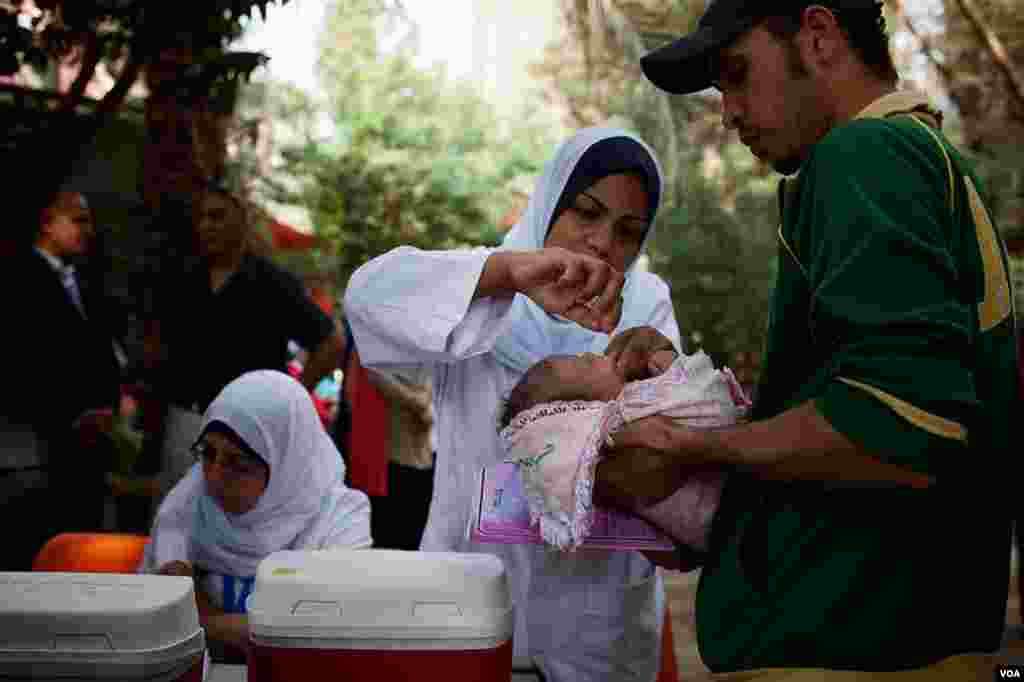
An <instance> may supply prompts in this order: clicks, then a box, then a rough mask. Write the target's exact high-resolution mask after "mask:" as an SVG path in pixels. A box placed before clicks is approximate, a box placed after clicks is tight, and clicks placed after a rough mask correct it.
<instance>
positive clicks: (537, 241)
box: [494, 128, 662, 372]
mask: <svg viewBox="0 0 1024 682" xmlns="http://www.w3.org/2000/svg"><path fill="white" fill-rule="evenodd" d="M615 137H625V138H629V139H631V140H634V141H635V142H637V143H639V145H640V146H641V147H642V148H643V149H644V150H646V152H647V154H648V155H649V156H650V158H651V161H652V162H653V166H654V168H655V170H656V171H657V173H658V177H657V178H656V182H657V183H658V188H659V192H658V194H659V195H660V193H661V191H660V188H661V183H662V178H661V167H660V166H659V165H658V160H657V158H656V157H655V156H654V153H653V152H652V151H651V150H650V148H649V147H648V146H647V145H646V144H645V143H644V142H643V140H641V139H640V138H638V137H636V136H635V135H633V134H631V133H629V132H627V131H625V130H621V129H618V128H584V129H582V130H580V131H579V132H578V133H576V134H575V135H573V136H572V137H571V138H569V139H568V140H567V141H566V142H564V143H563V144H562V145H561V146H560V147H559V148H558V150H557V151H556V152H555V155H554V157H552V158H551V160H550V161H548V163H547V164H546V165H545V167H544V172H543V173H542V174H541V177H540V178H539V179H538V181H537V186H536V188H535V189H534V191H533V194H532V195H531V196H530V201H529V203H528V204H527V206H526V210H525V211H524V212H523V215H522V217H521V218H520V219H519V222H517V223H516V224H515V227H513V228H512V229H511V230H509V233H508V234H507V235H506V236H505V239H504V241H503V242H502V245H501V248H502V249H509V250H512V249H514V250H522V251H528V250H533V249H541V248H544V240H545V239H546V238H547V233H548V227H549V225H550V223H551V218H552V215H553V214H554V212H555V208H556V207H557V205H558V201H559V199H560V198H561V196H562V193H563V192H564V191H565V187H566V184H567V183H568V182H569V178H570V176H571V175H572V172H573V169H575V168H576V166H577V164H579V162H580V160H581V159H582V158H583V155H584V154H586V152H587V150H588V149H590V148H591V147H593V146H594V145H595V144H597V143H598V142H601V141H602V140H607V139H610V138H615ZM657 209H658V207H657V206H651V207H650V214H651V226H650V228H648V230H647V234H646V235H644V241H643V244H641V247H640V251H639V252H638V257H639V254H641V253H643V252H644V250H645V249H646V247H647V244H648V243H649V242H650V239H651V236H652V235H653V233H654V216H655V214H656V212H657ZM658 290H659V281H658V279H657V277H656V276H655V275H653V274H651V273H648V272H642V271H639V270H637V268H636V260H634V261H633V262H632V263H630V264H629V268H628V270H627V271H626V284H625V286H624V287H623V289H622V298H623V305H622V318H621V319H620V320H619V324H618V326H617V327H616V328H615V330H614V331H613V332H612V334H611V335H608V334H602V333H599V332H593V331H590V330H589V329H586V328H584V327H581V326H579V325H577V324H576V323H574V322H569V321H567V320H563V319H559V318H556V317H553V316H551V315H549V314H548V313H547V312H545V311H544V309H543V308H541V307H540V306H539V305H537V304H536V303H534V302H533V301H531V300H530V299H529V298H527V297H526V296H524V295H522V294H516V297H515V300H514V301H513V302H512V308H511V310H510V311H509V317H508V319H509V320H510V323H509V324H508V326H507V329H508V332H507V333H506V334H504V335H502V337H501V338H500V339H499V340H498V342H497V344H496V346H495V349H494V353H495V356H496V357H497V359H498V361H499V362H501V363H502V364H503V365H505V366H506V367H509V368H511V369H514V370H517V371H520V372H525V371H526V370H527V369H528V368H529V367H530V366H532V365H533V364H535V363H537V362H539V361H540V360H543V359H544V358H546V357H548V356H549V355H553V354H559V355H571V354H576V353H584V352H593V353H601V352H603V351H604V349H605V348H606V347H607V346H608V341H609V340H610V338H611V336H614V335H615V334H618V333H619V332H622V331H624V330H626V329H630V328H632V327H638V326H642V325H645V324H648V321H649V320H650V319H651V315H652V313H653V311H654V309H655V306H656V305H657V304H658V302H659V300H660V299H659V297H658V295H657V293H656V292H657V291H658Z"/></svg>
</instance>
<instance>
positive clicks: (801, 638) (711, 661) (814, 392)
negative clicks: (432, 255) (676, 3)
mask: <svg viewBox="0 0 1024 682" xmlns="http://www.w3.org/2000/svg"><path fill="white" fill-rule="evenodd" d="M642 65H643V69H644V73H645V75H646V76H647V77H648V78H649V79H650V80H651V81H652V82H653V83H654V84H655V85H657V86H658V87H660V88H662V89H664V90H667V91H669V92H673V93H691V92H696V91H699V90H703V89H705V88H708V87H715V88H717V89H718V90H719V91H720V92H721V94H722V102H723V104H722V106H723V114H722V116H723V122H724V124H725V125H726V127H728V128H734V129H736V130H737V131H738V133H739V136H740V138H741V140H742V141H743V143H744V144H746V145H747V146H748V147H749V148H750V150H751V151H752V152H753V153H754V154H755V155H756V156H757V157H759V158H761V159H762V160H764V161H767V162H769V163H771V164H772V165H773V166H774V167H775V168H776V169H777V170H779V171H780V172H782V173H784V174H787V175H789V176H791V177H789V178H788V179H787V180H785V181H783V183H782V185H781V187H780V191H779V199H780V228H779V275H778V281H777V283H776V288H775V292H774V298H773V302H772V309H771V316H770V324H769V330H768V342H767V349H766V354H765V359H764V371H763V375H762V377H761V382H760V384H759V387H758V394H757V395H758V402H757V405H756V406H755V411H754V414H753V416H752V419H751V422H750V423H749V424H746V425H743V426H741V427H738V428H735V429H731V430H725V431H718V432H701V431H692V430H688V429H686V428H685V427H680V426H678V425H675V424H674V423H673V422H672V421H671V420H669V419H667V418H660V417H652V418H650V419H646V420H642V421H640V422H636V423H634V424H632V425H630V426H628V427H627V428H626V429H625V430H624V431H622V432H620V433H618V434H615V436H614V440H615V443H616V448H615V452H618V453H619V456H616V457H612V458H611V459H610V460H608V461H607V462H606V463H605V464H604V465H602V467H603V473H602V474H601V475H600V477H601V479H602V480H603V481H604V484H606V485H612V484H611V483H609V481H616V482H617V483H616V485H619V486H620V487H619V489H617V491H616V493H615V495H614V498H615V499H617V500H619V501H621V500H623V499H624V498H625V499H632V500H634V501H635V502H641V503H642V502H647V501H650V500H651V499H652V495H656V493H653V492H651V487H650V486H647V482H648V481H650V480H652V477H651V476H649V475H647V476H639V475H638V476H637V477H636V483H635V484H629V483H628V480H629V479H628V473H626V474H625V477H626V480H627V483H625V484H624V483H623V482H622V481H623V478H624V475H623V472H628V471H629V467H630V465H631V459H632V458H633V455H630V454H629V452H628V451H630V450H632V451H633V452H634V453H635V452H636V448H644V449H645V452H646V454H645V455H644V459H643V462H644V464H643V467H646V469H645V470H646V471H647V472H648V473H649V472H650V467H651V464H650V462H651V457H655V458H656V459H659V461H660V465H659V466H660V467H661V468H662V470H663V473H664V476H666V477H674V478H675V479H677V480H679V481H681V480H683V479H684V478H685V476H686V472H687V471H688V470H692V469H693V468H694V467H706V466H721V467H725V468H726V469H728V470H729V471H730V472H731V473H730V476H729V479H728V484H727V487H726V490H725V492H724V494H723V498H722V502H721V506H720V508H719V511H718V513H717V516H716V519H715V524H714V527H713V531H712V538H711V547H710V551H709V553H708V556H707V558H706V560H705V563H704V567H703V572H702V575H701V581H700V587H699V591H698V595H697V605H696V608H697V634H698V641H699V645H700V652H701V657H702V659H703V660H704V662H705V663H706V664H707V665H708V666H709V667H710V668H711V669H712V670H713V671H715V672H731V671H743V670H756V669H768V668H818V669H831V670H863V671H885V670H888V671H897V670H908V669H914V668H923V667H925V666H928V665H931V664H933V663H935V662H937V661H940V660H941V659H945V658H948V657H951V656H956V655H958V654H967V653H972V652H989V651H994V650H996V649H997V648H998V647H999V643H1000V638H1001V634H1002V630H1003V625H1004V620H1005V608H1006V601H1007V586H1008V580H1009V560H1010V513H1009V511H1008V506H1007V500H1006V494H1007V491H1009V490H1012V488H1009V487H1003V482H1004V481H1007V480H1009V479H1010V478H1011V474H1013V473H1014V472H1015V469H1014V467H1013V466H1011V462H1012V459H1014V458H1015V457H1016V456H1011V452H1010V437H1011V423H1012V419H1013V417H1014V415H1020V414H1022V411H1021V409H1020V402H1019V400H1020V398H1019V396H1018V393H1017V385H1016V381H1017V380H1016V376H1017V364H1016V363H1017V360H1016V355H1015V338H1014V334H1015V331H1014V315H1013V303H1012V300H1013V298H1012V292H1011V287H1010V280H1009V277H1008V275H1007V264H1006V258H1005V250H1004V247H1003V244H1002V242H1001V240H1000V238H999V236H998V233H997V232H996V230H995V228H994V227H993V225H992V222H991V220H990V213H989V212H988V210H987V209H986V207H985V204H984V201H983V199H982V198H981V197H982V195H983V189H982V187H981V184H980V182H979V180H978V178H977V177H976V176H975V174H974V173H973V171H972V170H971V168H970V166H969V164H968V163H967V162H966V161H965V160H964V159H963V157H961V156H960V155H959V154H958V153H957V152H956V150H955V149H954V148H953V147H952V146H951V145H950V143H949V142H948V141H947V140H946V139H945V137H943V134H942V132H941V130H940V125H941V115H940V114H939V113H938V112H937V111H935V110H934V109H933V108H932V107H931V106H930V105H929V104H928V102H927V101H926V100H925V99H924V98H923V97H921V96H918V95H914V94H911V93H907V92H903V91H899V90H898V89H897V87H896V86H897V82H898V76H897V74H896V72H895V69H894V68H893V65H892V61H891V58H890V56H889V52H888V44H887V39H886V35H885V28H884V20H883V19H882V15H881V5H880V3H877V2H875V0H822V1H821V2H818V3H810V2H799V1H793V0H788V1H785V2H765V1H764V0H713V1H712V2H711V3H710V4H709V6H708V8H707V10H706V12H705V13H704V15H703V17H702V18H701V20H700V24H699V27H698V29H697V30H696V31H695V32H694V33H692V34H690V35H688V36H686V37H684V38H681V39H680V40H678V41H676V42H674V43H672V44H670V45H668V46H666V47H663V48H661V49H659V50H656V51H654V52H652V53H651V54H649V55H647V56H646V57H645V58H644V59H643V62H642ZM626 345H628V344H625V343H623V342H619V343H616V342H614V341H613V344H612V347H611V348H612V351H611V352H616V353H622V352H623V348H624V347H625V346H626ZM653 345H657V344H653ZM632 356H633V357H628V358H626V357H624V358H623V360H622V362H623V363H624V364H626V365H630V370H632V367H633V366H635V367H636V368H642V367H644V366H645V365H646V358H645V357H643V353H633V354H632ZM1018 418H1019V417H1018ZM652 451H653V452H654V454H653V455H652V454H651V453H652ZM612 454H615V453H614V452H613V453H612ZM637 461H639V460H637ZM637 466H638V467H639V464H638V465H637ZM616 467H617V468H619V469H621V470H622V471H620V472H619V475H607V476H606V474H610V473H612V472H614V469H615V468H616ZM645 486H647V487H645ZM990 674H991V671H987V672H986V673H985V675H986V677H987V676H988V675H990Z"/></svg>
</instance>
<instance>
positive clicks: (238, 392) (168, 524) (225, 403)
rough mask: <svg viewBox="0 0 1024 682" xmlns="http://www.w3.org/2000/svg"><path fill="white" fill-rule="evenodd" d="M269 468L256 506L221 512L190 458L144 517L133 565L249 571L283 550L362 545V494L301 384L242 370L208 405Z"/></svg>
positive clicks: (365, 507)
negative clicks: (149, 523) (146, 532)
mask: <svg viewBox="0 0 1024 682" xmlns="http://www.w3.org/2000/svg"><path fill="white" fill-rule="evenodd" d="M213 421H218V422H221V423H223V424H225V425H226V426H228V427H229V428H230V429H231V430H232V431H234V432H235V433H236V434H238V436H239V437H240V438H241V439H242V440H243V441H244V442H245V443H246V444H247V445H248V446H249V447H250V448H251V449H252V450H253V451H254V452H255V453H256V454H257V455H259V456H260V457H261V458H262V459H263V460H264V461H265V462H266V463H267V464H268V466H269V467H270V479H269V481H268V483H267V488H266V490H265V491H264V492H263V495H262V496H261V497H260V499H259V501H258V502H257V503H256V506H255V507H253V508H252V509H251V510H249V511H248V512H246V513H244V514H238V515H235V514H226V513H225V512H224V511H223V510H222V509H221V508H220V506H219V505H218V504H217V503H216V502H215V501H214V500H213V498H211V497H210V496H209V495H207V494H206V489H205V486H206V483H205V477H204V476H203V469H202V464H200V463H197V464H195V465H193V467H192V468H191V469H190V470H189V472H188V473H187V474H186V475H185V477H184V478H183V479H182V480H181V481H179V482H178V484H177V485H176V486H174V488H173V489H172V490H171V492H170V493H169V494H168V496H167V499H166V500H164V502H163V504H162V505H161V506H160V510H159V512H158V513H157V517H156V521H155V522H154V524H153V532H152V538H151V541H150V543H149V545H148V546H147V547H146V557H145V558H144V560H143V566H142V570H149V571H152V570H156V569H157V568H159V567H160V566H162V565H163V564H165V563H167V562H168V561H172V560H181V559H188V560H190V561H192V562H193V563H195V564H197V565H198V566H200V567H202V568H203V569H205V570H208V571H212V572H214V573H221V574H226V575H235V576H244V577H248V576H252V575H255V573H256V567H257V565H258V564H259V562H260V561H262V560H263V559H264V558H265V557H266V556H267V555H268V554H270V553H272V552H275V551H278V550H282V549H301V548H310V549H316V548H320V547H322V546H323V545H324V543H325V542H327V541H328V540H330V543H331V545H332V546H353V547H366V546H369V545H370V531H369V528H370V515H369V501H368V500H367V498H366V496H365V495H363V493H361V492H359V491H356V490H351V489H349V488H347V487H346V486H345V465H344V463H343V462H342V459H341V455H340V454H339V452H338V450H337V448H336V447H335V446H334V442H333V441H332V440H331V438H330V436H329V435H328V434H327V432H326V431H325V430H324V428H323V425H322V423H321V421H320V418H319V417H318V415H317V413H316V409H315V408H314V407H313V402H312V400H311V398H310V396H309V394H308V393H307V392H306V390H305V388H303V386H302V385H301V384H300V383H299V382H298V381H296V380H295V379H293V378H292V377H290V376H288V375H287V374H284V373H282V372H277V371H272V370H261V371H256V372H249V373H247V374H243V375H242V376H241V377H239V378H238V379H235V380H234V381H232V382H231V383H230V384H228V385H227V386H226V387H225V388H224V389H223V390H222V391H221V392H220V395H218V396H217V398H216V399H215V400H214V401H213V402H212V403H211V404H210V407H209V408H207V410H206V414H205V415H204V416H203V428H202V431H201V433H202V432H205V431H206V428H207V427H208V426H209V424H210V423H211V422H213Z"/></svg>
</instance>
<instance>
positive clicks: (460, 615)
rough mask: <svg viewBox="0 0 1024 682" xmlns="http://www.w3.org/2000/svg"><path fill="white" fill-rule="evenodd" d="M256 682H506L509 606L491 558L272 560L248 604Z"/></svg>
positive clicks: (348, 554)
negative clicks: (368, 681)
mask: <svg viewBox="0 0 1024 682" xmlns="http://www.w3.org/2000/svg"><path fill="white" fill-rule="evenodd" d="M248 611H249V631H250V634H249V636H250V639H251V643H252V647H251V650H250V652H249V662H248V665H249V674H248V681H249V682H285V681H287V682H293V681H294V680H339V681H340V680H373V682H407V681H408V680H417V679H423V680H428V679H429V680H433V679H441V678H443V679H445V680H447V681H449V682H469V681H471V680H472V681H474V682H476V681H478V680H486V681H487V682H492V681H501V682H508V681H509V680H511V677H512V631H513V620H512V605H511V599H510V597H509V591H508V584H507V581H506V576H505V567H504V565H503V564H502V562H501V560H500V559H498V558H497V557H495V556H492V555H489V554H455V553H445V552H402V551H392V550H375V549H369V550H325V551H307V552H294V551H284V552H277V553H274V554H271V555H270V556H269V557H268V558H266V559H265V560H263V562H262V563H260V566H259V570H258V573H257V575H256V585H255V587H254V589H253V593H252V596H250V598H249V604H248Z"/></svg>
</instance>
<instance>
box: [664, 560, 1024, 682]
mask: <svg viewBox="0 0 1024 682" xmlns="http://www.w3.org/2000/svg"><path fill="white" fill-rule="evenodd" d="M1017 571H1018V562H1017V561H1016V560H1015V561H1014V562H1013V573H1014V577H1013V579H1012V580H1011V586H1010V598H1009V600H1008V602H1007V613H1006V623H1007V634H1006V637H1005V639H1004V646H1003V649H1002V653H1003V654H1004V655H1005V656H1006V657H1007V660H1009V661H1012V662H1013V663H1024V626H1022V615H1024V614H1021V612H1020V600H1019V599H1018V596H1017V578H1016V575H1017ZM698 577H699V571H693V572H692V573H688V574H680V573H675V572H672V571H666V572H665V587H666V593H667V596H668V604H669V608H670V609H671V613H672V635H673V637H674V639H675V645H676V662H677V664H678V667H679V679H680V682H688V681H689V680H698V679H703V678H704V675H705V674H706V673H707V668H706V667H704V664H703V662H701V660H700V654H699V653H698V652H697V639H696V632H695V627H696V623H695V619H694V612H693V599H694V596H695V595H696V592H697V580H698Z"/></svg>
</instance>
